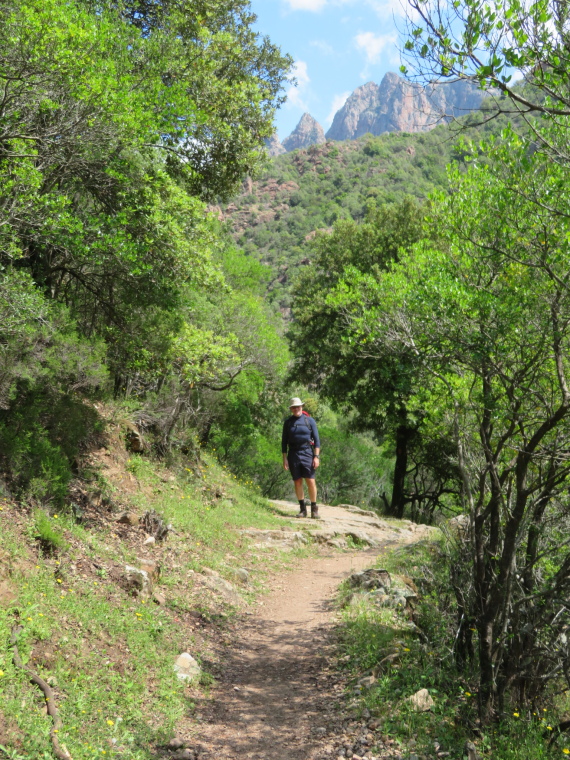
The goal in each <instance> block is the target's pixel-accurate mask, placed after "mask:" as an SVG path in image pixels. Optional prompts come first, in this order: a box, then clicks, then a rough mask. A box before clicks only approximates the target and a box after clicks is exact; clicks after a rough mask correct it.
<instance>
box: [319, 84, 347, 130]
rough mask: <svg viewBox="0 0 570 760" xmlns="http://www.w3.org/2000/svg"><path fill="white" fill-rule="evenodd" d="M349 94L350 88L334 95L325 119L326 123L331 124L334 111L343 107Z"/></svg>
mask: <svg viewBox="0 0 570 760" xmlns="http://www.w3.org/2000/svg"><path fill="white" fill-rule="evenodd" d="M349 95H350V90H348V91H347V92H343V93H342V94H341V95H335V96H334V98H333V102H332V105H331V110H330V113H329V115H328V116H327V118H326V119H325V123H326V124H332V120H333V119H334V115H335V113H336V112H337V111H338V110H339V109H341V108H342V107H343V105H344V104H345V103H346V99H347V98H348V96H349Z"/></svg>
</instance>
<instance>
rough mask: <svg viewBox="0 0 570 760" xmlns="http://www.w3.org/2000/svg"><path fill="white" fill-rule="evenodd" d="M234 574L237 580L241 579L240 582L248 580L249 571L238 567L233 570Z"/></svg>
mask: <svg viewBox="0 0 570 760" xmlns="http://www.w3.org/2000/svg"><path fill="white" fill-rule="evenodd" d="M234 574H235V576H236V578H237V579H238V581H241V583H248V582H249V572H248V571H247V570H246V569H245V567H238V568H237V569H236V570H234Z"/></svg>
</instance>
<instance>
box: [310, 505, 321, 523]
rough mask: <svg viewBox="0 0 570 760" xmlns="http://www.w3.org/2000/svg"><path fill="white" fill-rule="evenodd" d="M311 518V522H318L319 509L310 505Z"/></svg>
mask: <svg viewBox="0 0 570 760" xmlns="http://www.w3.org/2000/svg"><path fill="white" fill-rule="evenodd" d="M311 517H312V519H313V520H320V519H321V518H320V517H319V508H318V506H317V505H316V504H311Z"/></svg>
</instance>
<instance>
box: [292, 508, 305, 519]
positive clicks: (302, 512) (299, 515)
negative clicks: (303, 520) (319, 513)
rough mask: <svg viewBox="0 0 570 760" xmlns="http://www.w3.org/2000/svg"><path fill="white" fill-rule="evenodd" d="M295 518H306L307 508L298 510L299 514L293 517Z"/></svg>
mask: <svg viewBox="0 0 570 760" xmlns="http://www.w3.org/2000/svg"><path fill="white" fill-rule="evenodd" d="M295 517H307V507H303V509H300V510H299V512H298V513H297V514H296V515H295Z"/></svg>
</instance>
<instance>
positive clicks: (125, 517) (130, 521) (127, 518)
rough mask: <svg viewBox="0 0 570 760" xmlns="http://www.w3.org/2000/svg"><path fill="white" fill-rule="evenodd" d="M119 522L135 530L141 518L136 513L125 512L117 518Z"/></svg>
mask: <svg viewBox="0 0 570 760" xmlns="http://www.w3.org/2000/svg"><path fill="white" fill-rule="evenodd" d="M117 522H118V523H121V524H122V525H130V526H131V527H132V528H134V527H136V526H137V525H138V524H139V522H140V518H139V516H138V515H136V514H135V513H134V512H123V513H122V514H120V515H119V516H118V517H117Z"/></svg>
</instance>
